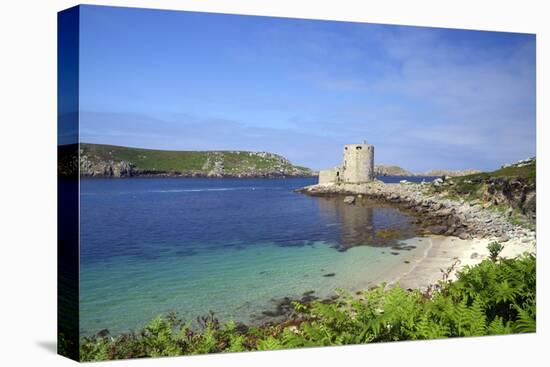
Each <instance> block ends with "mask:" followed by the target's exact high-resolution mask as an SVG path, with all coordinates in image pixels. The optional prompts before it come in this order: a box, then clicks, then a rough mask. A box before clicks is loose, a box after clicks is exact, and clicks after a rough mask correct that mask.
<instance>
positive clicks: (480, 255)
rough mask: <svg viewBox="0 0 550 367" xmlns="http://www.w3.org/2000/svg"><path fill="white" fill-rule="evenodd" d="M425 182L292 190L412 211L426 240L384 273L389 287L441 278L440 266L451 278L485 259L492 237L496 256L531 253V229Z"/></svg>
mask: <svg viewBox="0 0 550 367" xmlns="http://www.w3.org/2000/svg"><path fill="white" fill-rule="evenodd" d="M428 186H429V185H428V184H424V183H420V184H415V183H411V182H406V183H397V184H388V183H383V182H381V181H373V182H369V183H364V184H333V183H329V184H316V185H311V186H306V187H304V188H301V189H298V190H296V192H299V193H303V194H306V195H310V196H338V197H342V199H343V200H344V198H346V200H347V202H348V203H349V204H350V205H357V202H359V201H361V200H364V199H370V200H378V201H382V202H384V203H387V204H392V205H394V206H396V207H398V208H399V209H400V210H404V211H408V212H411V211H412V212H413V213H414V214H415V215H416V216H417V217H418V219H417V223H418V224H419V225H420V226H421V228H422V229H421V232H422V233H421V235H422V236H423V238H426V239H428V240H429V241H430V244H431V245H430V246H429V247H428V248H427V249H426V251H425V253H424V256H422V257H420V258H418V259H416V260H415V263H414V264H412V265H413V266H412V267H411V266H403V268H402V269H397V273H398V274H397V275H395V276H393V277H392V276H390V277H391V278H392V280H391V281H389V282H388V283H387V286H389V287H391V286H392V285H396V284H399V285H400V286H401V287H403V288H405V289H421V290H423V289H426V288H428V287H430V286H432V285H434V284H436V283H437V282H438V281H439V280H441V279H442V276H443V271H446V270H449V273H448V279H450V280H454V279H456V275H457V272H459V271H460V270H462V269H464V267H466V266H473V265H476V264H479V263H480V262H481V261H483V260H484V259H487V258H488V256H489V250H488V249H487V245H488V244H489V243H491V242H493V241H498V242H500V243H502V244H503V245H504V249H503V250H502V252H501V253H500V257H501V258H515V257H518V256H520V255H522V254H524V253H526V252H527V253H531V254H536V233H535V230H534V229H530V228H526V227H523V226H520V225H515V224H512V223H511V222H510V221H509V220H508V218H507V216H506V213H502V212H499V211H494V210H490V209H489V208H488V207H485V206H483V205H481V204H480V203H478V202H465V201H464V199H458V200H451V199H449V198H447V197H445V196H443V195H439V194H435V195H433V194H430V193H429V192H428V190H427V187H428ZM350 196H351V197H352V198H350ZM403 242H405V243H406V242H407V240H405V241H403ZM407 265H410V264H407ZM394 270H396V269H394Z"/></svg>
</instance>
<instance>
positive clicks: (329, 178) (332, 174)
mask: <svg viewBox="0 0 550 367" xmlns="http://www.w3.org/2000/svg"><path fill="white" fill-rule="evenodd" d="M338 179H339V170H338V168H333V169H324V170H321V171H319V183H320V184H325V183H335V182H337V181H338Z"/></svg>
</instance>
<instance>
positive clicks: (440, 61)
mask: <svg viewBox="0 0 550 367" xmlns="http://www.w3.org/2000/svg"><path fill="white" fill-rule="evenodd" d="M80 27H81V30H80V32H81V33H80V40H81V49H80V75H81V80H80V109H81V112H80V117H81V120H80V121H81V122H80V134H81V141H83V142H92V143H103V144H115V145H124V146H135V147H144V148H157V149H174V150H226V149H232V150H233V149H234V150H253V151H271V152H275V153H279V154H282V155H284V156H286V157H287V158H289V159H290V160H292V161H293V162H294V163H296V164H301V165H305V166H308V167H311V168H314V169H320V168H326V167H331V166H334V165H337V164H338V163H339V162H340V160H341V151H342V145H343V144H348V143H357V142H361V141H363V140H365V139H367V140H368V141H369V142H370V143H372V144H374V145H375V151H376V156H375V160H376V163H387V164H390V163H391V164H397V165H400V166H402V167H404V168H407V169H409V170H413V171H418V172H420V171H425V170H428V169H432V168H447V169H465V168H478V169H482V170H489V169H494V168H498V167H499V166H500V165H501V164H503V163H507V162H512V161H516V160H519V159H522V158H526V157H528V156H532V155H535V79H536V78H535V36H534V35H529V34H514V33H500V32H480V31H465V30H450V29H438V28H422V27H405V26H386V25H375V24H362V23H347V22H331V21H313V20H300V19H285V18H269V17H251V16H235V15H217V14H206V13H186V12H169V11H153V10H139V9H128V8H109V7H93V6H85V7H82V9H81V25H80Z"/></svg>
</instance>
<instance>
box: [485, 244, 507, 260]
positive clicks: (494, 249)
mask: <svg viewBox="0 0 550 367" xmlns="http://www.w3.org/2000/svg"><path fill="white" fill-rule="evenodd" d="M487 249H488V250H489V257H490V258H491V260H493V261H497V258H498V255H499V254H500V252H501V251H502V250H503V249H504V246H503V245H502V244H500V242H497V241H493V242H491V243H489V244H488V245H487Z"/></svg>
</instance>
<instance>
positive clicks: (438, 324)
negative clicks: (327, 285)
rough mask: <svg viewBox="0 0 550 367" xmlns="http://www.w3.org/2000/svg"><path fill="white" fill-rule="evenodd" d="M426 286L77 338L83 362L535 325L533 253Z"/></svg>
mask: <svg viewBox="0 0 550 367" xmlns="http://www.w3.org/2000/svg"><path fill="white" fill-rule="evenodd" d="M447 276H448V273H445V274H444V279H443V280H442V281H440V282H439V283H438V284H437V285H435V286H433V287H430V288H429V289H428V290H426V291H420V290H413V291H407V290H404V289H403V288H401V287H399V286H396V287H393V288H391V289H385V287H384V286H380V287H378V288H375V289H371V290H368V291H365V292H362V293H361V294H360V295H359V296H351V295H348V294H345V293H341V295H340V297H339V298H338V299H336V300H335V301H332V302H323V301H313V302H311V303H308V304H301V303H298V302H295V303H294V312H293V314H292V315H291V317H290V318H289V320H288V321H286V322H282V323H278V324H271V325H264V326H259V327H246V326H245V325H242V324H239V325H238V324H236V323H234V322H232V321H230V322H227V323H225V324H221V323H220V322H219V321H218V320H217V319H216V318H215V317H214V316H213V315H208V316H205V317H202V318H200V319H199V320H198V321H199V325H200V326H199V328H198V329H197V328H195V329H193V328H192V327H191V325H190V323H184V322H183V321H182V320H179V319H178V318H177V316H176V315H175V314H169V315H167V316H165V317H162V316H158V317H156V318H155V319H153V320H152V321H151V322H150V323H149V324H148V325H147V326H145V327H144V328H143V329H142V330H140V331H138V332H132V333H126V334H122V335H119V336H116V337H110V336H101V337H100V336H94V337H87V338H83V339H82V340H81V346H80V353H81V359H82V360H83V361H97V360H106V359H121V358H136V357H156V356H176V355H188V354H202V353H218V352H239V351H247V350H273V349H284V348H299V347H310V346H328V345H344V344H357V343H371V342H388V341H397V340H419V339H434V338H449V337H458V336H477V335H496V334H509V333H529V332H535V331H536V303H535V290H536V258H535V256H534V255H527V254H526V255H524V256H522V257H520V258H517V259H504V260H499V261H491V260H484V261H483V262H481V263H480V264H478V265H476V266H474V267H466V268H465V269H464V270H463V271H461V272H459V274H458V278H457V280H456V281H454V282H453V281H450V280H448V279H447Z"/></svg>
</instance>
